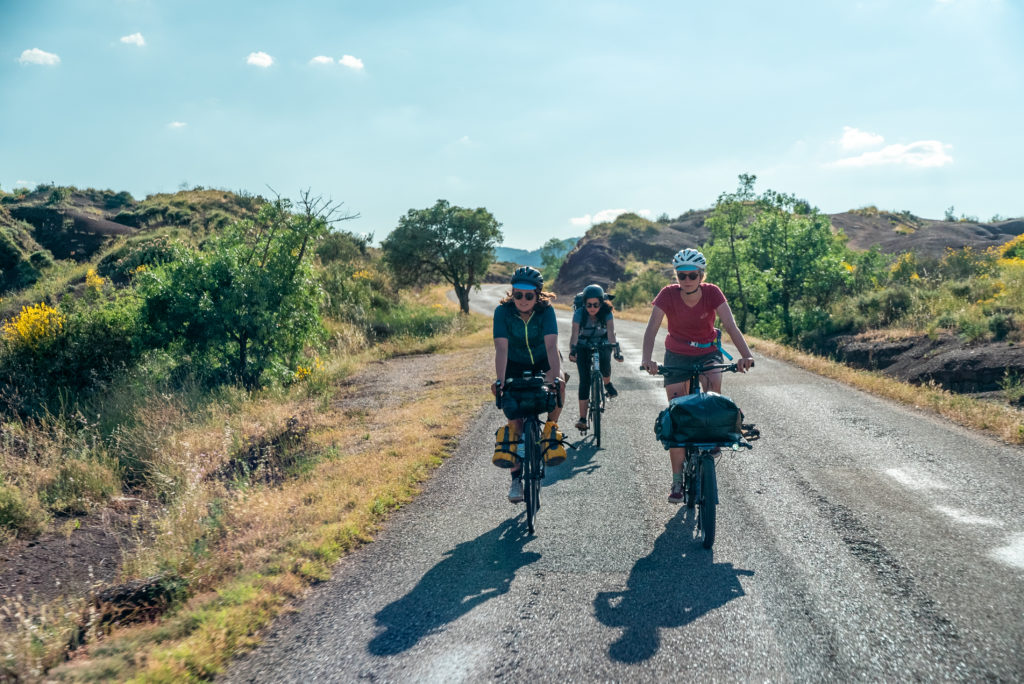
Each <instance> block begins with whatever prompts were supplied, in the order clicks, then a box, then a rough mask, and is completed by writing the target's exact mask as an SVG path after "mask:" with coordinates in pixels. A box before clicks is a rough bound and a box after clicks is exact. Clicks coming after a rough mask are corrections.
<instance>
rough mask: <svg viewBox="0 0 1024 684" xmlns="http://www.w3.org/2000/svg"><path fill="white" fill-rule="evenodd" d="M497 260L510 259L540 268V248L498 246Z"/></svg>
mask: <svg viewBox="0 0 1024 684" xmlns="http://www.w3.org/2000/svg"><path fill="white" fill-rule="evenodd" d="M494 256H495V260H496V261H509V262H512V263H513V264H517V265H519V266H533V267H535V268H540V249H539V248H538V249H516V248H515V247H498V248H496V249H495V250H494Z"/></svg>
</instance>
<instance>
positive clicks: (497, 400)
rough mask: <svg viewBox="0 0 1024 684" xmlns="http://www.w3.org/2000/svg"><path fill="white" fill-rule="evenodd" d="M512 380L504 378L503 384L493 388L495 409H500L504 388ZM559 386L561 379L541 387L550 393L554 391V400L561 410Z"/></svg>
mask: <svg viewBox="0 0 1024 684" xmlns="http://www.w3.org/2000/svg"><path fill="white" fill-rule="evenodd" d="M514 379H516V378H505V382H504V384H502V385H497V386H496V387H495V388H494V405H495V406H496V407H497V408H499V409H500V408H501V395H502V394H504V393H505V388H506V387H507V386H508V384H509V382H510V381H511V380H514ZM519 379H521V378H519ZM561 384H562V379H561V378H555V379H554V380H553V381H552V382H550V383H546V384H545V385H543V386H544V387H547V388H549V389H551V390H552V391H554V393H555V400H556V401H557V402H558V408H562V392H561V391H560V390H559V387H560V386H561Z"/></svg>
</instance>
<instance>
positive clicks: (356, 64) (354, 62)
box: [338, 55, 363, 71]
mask: <svg viewBox="0 0 1024 684" xmlns="http://www.w3.org/2000/svg"><path fill="white" fill-rule="evenodd" d="M338 64H340V65H341V66H347V67H348V68H349V69H355V70H356V71H360V70H362V68H363V60H361V59H359V58H358V57H353V56H352V55H345V56H343V57H342V58H341V59H339V60H338Z"/></svg>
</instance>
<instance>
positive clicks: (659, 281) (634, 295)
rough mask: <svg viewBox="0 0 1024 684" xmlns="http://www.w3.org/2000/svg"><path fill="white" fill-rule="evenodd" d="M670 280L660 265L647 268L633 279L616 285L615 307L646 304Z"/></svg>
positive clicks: (621, 307) (622, 307)
mask: <svg viewBox="0 0 1024 684" xmlns="http://www.w3.org/2000/svg"><path fill="white" fill-rule="evenodd" d="M670 282H671V281H670V280H669V278H668V277H667V276H666V275H665V274H664V273H662V271H661V268H660V267H651V268H646V269H644V270H642V271H640V273H639V274H637V276H636V277H635V278H633V279H632V280H627V281H626V282H624V283H619V284H618V285H616V286H615V300H614V301H615V308H617V309H625V308H628V307H631V306H646V305H648V304H650V303H651V300H652V299H654V298H655V296H657V294H658V293H659V292H661V288H663V287H665V286H666V285H668V284H670Z"/></svg>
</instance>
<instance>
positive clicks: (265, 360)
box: [141, 191, 354, 389]
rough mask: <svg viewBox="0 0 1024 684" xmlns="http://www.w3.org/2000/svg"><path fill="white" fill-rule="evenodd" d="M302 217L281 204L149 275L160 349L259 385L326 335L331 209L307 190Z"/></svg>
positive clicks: (150, 311) (147, 305)
mask: <svg viewBox="0 0 1024 684" xmlns="http://www.w3.org/2000/svg"><path fill="white" fill-rule="evenodd" d="M299 204H300V207H299V209H300V210H299V211H298V212H295V213H292V211H291V209H292V203H291V202H290V201H288V200H286V199H281V198H277V199H276V200H275V201H273V202H268V203H266V204H264V205H263V206H262V207H261V208H260V210H259V212H258V213H257V215H256V217H255V219H252V220H245V221H240V222H237V223H234V224H232V225H231V226H229V227H228V228H227V229H225V231H224V232H223V233H222V234H220V235H218V236H216V237H213V238H211V239H210V240H208V241H207V242H206V243H205V244H204V245H203V248H202V249H201V250H194V249H191V248H184V247H180V246H179V247H178V248H177V253H176V254H175V257H176V258H175V259H174V260H173V261H171V262H170V263H167V264H164V265H163V266H160V267H158V268H155V269H151V270H148V271H144V272H143V273H142V278H141V291H142V294H143V297H144V304H143V307H142V316H143V320H144V321H146V323H147V324H148V326H149V328H150V329H151V330H152V331H153V335H154V341H155V342H156V343H157V344H158V345H165V346H166V345H172V344H180V345H181V347H182V348H183V350H184V351H185V352H187V353H189V354H191V355H192V356H193V362H194V363H196V364H198V368H199V369H200V370H204V371H206V372H208V373H210V374H211V375H212V376H213V377H214V378H218V377H220V376H224V375H226V376H227V377H228V378H230V379H231V380H234V381H237V382H240V383H241V384H242V385H244V386H245V387H246V388H249V389H254V388H256V387H259V386H260V383H261V380H262V378H263V376H264V374H265V373H266V372H267V370H268V369H270V368H271V367H273V366H275V365H276V366H278V367H281V368H282V370H285V369H289V368H291V367H292V366H294V364H295V363H297V361H298V357H299V355H300V354H301V353H302V351H303V350H304V348H305V347H306V345H308V344H310V343H311V342H312V341H314V340H315V339H316V336H317V335H318V334H319V333H320V332H321V331H322V325H321V321H320V300H321V290H320V288H319V285H318V282H317V280H316V278H315V276H314V273H313V269H312V261H313V254H314V249H315V246H316V244H317V243H318V242H320V241H321V240H322V239H323V238H324V237H325V236H326V235H327V233H328V230H329V225H330V224H331V223H333V222H335V221H339V220H344V219H347V218H354V216H344V217H340V218H338V217H336V216H335V214H336V211H335V210H336V207H335V206H334V205H333V204H332V203H331V202H324V201H323V200H321V199H320V198H312V197H310V195H309V192H308V191H307V192H305V193H303V195H302V198H301V200H300V203H299Z"/></svg>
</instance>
